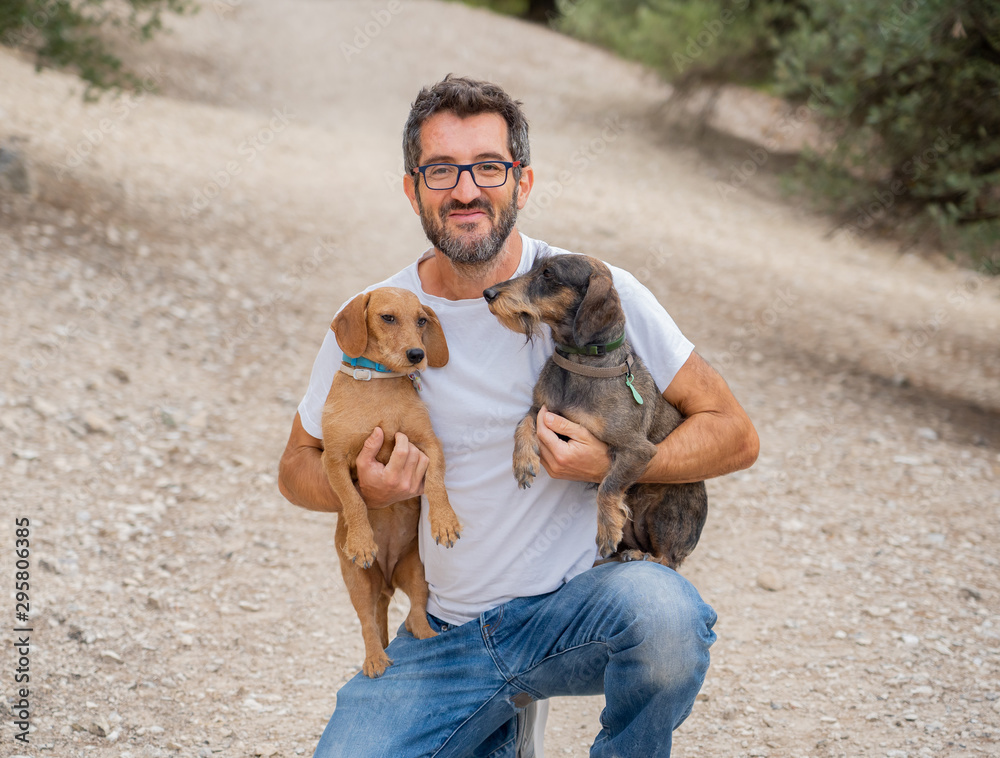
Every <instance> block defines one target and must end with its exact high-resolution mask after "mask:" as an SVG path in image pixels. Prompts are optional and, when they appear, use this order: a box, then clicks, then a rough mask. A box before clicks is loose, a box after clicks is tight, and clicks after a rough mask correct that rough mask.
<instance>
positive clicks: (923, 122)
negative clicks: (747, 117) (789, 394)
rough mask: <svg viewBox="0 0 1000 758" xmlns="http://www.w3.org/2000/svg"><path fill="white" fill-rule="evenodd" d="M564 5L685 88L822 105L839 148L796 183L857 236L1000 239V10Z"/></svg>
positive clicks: (569, 1) (819, 0)
mask: <svg viewBox="0 0 1000 758" xmlns="http://www.w3.org/2000/svg"><path fill="white" fill-rule="evenodd" d="M497 2H500V0H493V2H492V3H491V4H495V3H497ZM557 7H558V9H559V10H560V12H561V16H560V17H559V18H558V19H556V22H555V25H556V26H557V27H558V28H560V29H562V30H563V31H565V32H567V33H569V34H572V35H574V36H576V37H580V38H582V39H585V40H588V41H590V42H594V43H596V44H599V45H602V46H604V47H607V48H609V49H611V50H614V51H616V52H617V53H619V54H621V55H622V56H624V57H627V58H631V59H633V60H638V61H641V62H643V63H645V64H647V65H649V66H651V67H653V68H654V69H656V70H658V71H659V72H660V73H661V74H662V75H663V76H664V77H665V78H666V79H668V80H670V81H671V82H673V83H674V85H675V86H677V87H678V88H680V89H682V90H683V89H685V88H687V87H690V86H692V85H695V84H697V83H700V82H706V81H707V82H736V83H742V84H749V85H751V86H757V87H761V88H764V89H767V90H769V91H774V92H778V93H780V94H782V95H784V96H786V97H788V98H790V99H792V100H793V101H795V100H798V101H799V102H805V101H807V100H809V101H810V105H811V106H812V105H813V103H819V105H818V107H817V111H818V113H819V115H820V116H821V117H823V123H824V124H825V125H826V128H827V129H828V132H829V133H830V134H831V135H832V136H833V137H834V138H835V139H834V142H835V144H836V148H835V149H834V150H833V151H832V152H831V153H828V154H826V155H823V156H815V155H813V156H806V158H805V160H804V161H803V162H802V164H801V165H800V169H799V175H800V177H802V178H803V179H804V180H805V182H806V184H807V187H808V186H809V185H811V188H812V189H813V190H815V193H814V194H815V195H816V196H817V197H819V198H822V199H825V201H826V202H825V204H828V205H830V206H831V207H832V208H833V209H835V210H836V211H838V212H841V213H844V214H845V217H847V218H851V219H852V222H851V223H852V224H853V228H863V229H865V230H867V229H868V228H871V227H872V226H873V225H881V226H883V227H885V226H889V227H891V226H895V225H896V224H897V223H898V222H900V221H902V220H904V219H909V218H911V217H917V218H918V219H922V220H927V219H928V218H930V219H933V220H934V221H935V222H936V227H937V228H938V229H939V230H942V231H943V233H942V235H941V236H942V239H948V238H951V239H952V241H954V240H955V235H954V234H953V233H952V232H954V231H955V230H959V232H960V234H959V237H960V238H964V239H959V240H958V241H959V242H962V241H971V242H972V244H974V245H977V246H978V247H979V248H980V250H981V249H982V248H984V247H985V248H986V249H987V250H989V248H990V245H993V246H996V245H997V242H998V241H1000V0H889V2H881V1H880V0H557ZM817 95H819V96H818V97H817ZM920 227H921V224H920V223H918V227H917V228H920ZM922 227H923V229H926V228H927V225H926V224H923V225H922ZM970 227H975V231H972V232H970V231H969V229H970ZM963 230H964V231H963Z"/></svg>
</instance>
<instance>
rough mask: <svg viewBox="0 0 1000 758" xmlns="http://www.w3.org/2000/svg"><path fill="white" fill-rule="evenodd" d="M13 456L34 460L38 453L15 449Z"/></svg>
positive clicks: (23, 459)
mask: <svg viewBox="0 0 1000 758" xmlns="http://www.w3.org/2000/svg"><path fill="white" fill-rule="evenodd" d="M14 457H15V458H20V459H21V460H22V461H34V460H37V458H38V453H37V452H36V451H34V450H24V449H22V450H15V451H14Z"/></svg>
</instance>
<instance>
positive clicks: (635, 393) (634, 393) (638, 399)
mask: <svg viewBox="0 0 1000 758" xmlns="http://www.w3.org/2000/svg"><path fill="white" fill-rule="evenodd" d="M634 378H635V377H633V376H632V374H631V373H629V374H626V375H625V384H627V385H628V388H629V389H630V390H632V397H634V398H635V401H636V402H637V403H638V404H639V405H642V395H640V394H639V390H637V389H636V388H635V387H633V386H632V380H633V379H634Z"/></svg>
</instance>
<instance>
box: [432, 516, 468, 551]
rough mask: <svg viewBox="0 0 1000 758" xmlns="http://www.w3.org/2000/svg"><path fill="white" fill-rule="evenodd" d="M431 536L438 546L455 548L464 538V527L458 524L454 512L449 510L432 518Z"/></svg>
mask: <svg viewBox="0 0 1000 758" xmlns="http://www.w3.org/2000/svg"><path fill="white" fill-rule="evenodd" d="M431 536H432V537H433V538H434V542H436V543H437V544H438V545H444V546H445V547H455V543H456V542H458V539H459V537H461V536H462V525H461V524H460V523H458V518H457V517H456V516H455V514H454V512H453V511H451V510H450V509H449V510H448V511H446V512H445V513H444V514H438V515H437V516H436V517H432V518H431Z"/></svg>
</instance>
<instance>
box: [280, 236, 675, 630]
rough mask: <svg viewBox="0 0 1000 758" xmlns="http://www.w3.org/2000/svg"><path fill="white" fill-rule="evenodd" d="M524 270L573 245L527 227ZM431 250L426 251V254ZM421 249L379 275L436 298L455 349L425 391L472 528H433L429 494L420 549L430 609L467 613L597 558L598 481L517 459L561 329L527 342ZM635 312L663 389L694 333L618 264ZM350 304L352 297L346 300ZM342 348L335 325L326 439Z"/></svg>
mask: <svg viewBox="0 0 1000 758" xmlns="http://www.w3.org/2000/svg"><path fill="white" fill-rule="evenodd" d="M521 239H522V242H523V253H522V255H521V262H520V265H519V266H518V268H517V274H518V275H520V274H523V273H525V272H526V271H528V269H530V268H531V266H532V265H533V264H534V262H535V260H536V259H537V258H538V257H540V256H544V255H552V254H556V253H564V252H566V251H564V250H559V249H557V248H552V247H549V246H548V245H547V244H545V243H544V242H541V241H538V240H534V239H531V238H529V237H525V236H524V235H521ZM425 257H426V255H425ZM418 263H419V261H416V262H414V263H413V264H411V265H409V266H407V267H406V268H405V269H403V270H402V271H400V272H399V273H398V274H396V275H394V276H392V277H390V278H389V279H386V280H385V281H383V282H379V283H378V284H374V285H372V286H371V287H368V288H367V289H366V290H364V291H365V292H368V291H370V290H373V289H375V288H376V287H402V288H404V289H408V290H411V291H413V292H415V293H416V294H417V295H418V296H419V298H420V300H421V301H422V302H423V303H425V304H426V305H429V306H430V307H431V308H433V309H434V312H435V313H436V314H437V316H438V319H439V320H440V321H441V326H442V328H443V329H444V334H445V337H446V339H447V341H448V350H449V353H450V360H449V361H448V365H446V366H444V367H442V368H436V369H435V368H429V369H428V370H427V371H426V372H424V374H423V386H424V389H423V392H422V393H421V395H422V398H423V401H424V402H425V403H426V405H427V408H428V411H429V412H430V417H431V423H432V424H433V426H434V432H435V433H436V434H437V436H438V437H439V438H440V440H441V444H442V447H443V449H444V456H445V463H446V474H445V485H446V486H447V489H448V497H449V499H450V501H451V505H452V507H453V508H454V509H455V514H456V515H457V516H458V519H459V521H460V522H461V524H462V537H461V539H460V540H458V543H457V544H456V545H455V546H454V547H452V548H446V547H443V546H441V545H436V544H435V543H434V540H433V538H432V537H431V536H430V524H429V522H428V519H427V502H426V498H424V502H423V508H422V511H421V519H420V538H419V540H420V557H421V559H422V560H423V562H424V569H425V572H426V576H427V582H428V584H429V585H430V600H429V602H428V611H429V612H430V613H431V614H433V615H434V616H437V617H438V618H440V619H442V620H444V621H446V622H448V623H451V624H462V623H465V622H466V621H471V620H472V619H474V618H476V617H477V616H479V614H481V613H483V612H484V611H487V610H489V609H491V608H495V607H496V606H498V605H501V604H503V603H505V602H507V601H508V600H511V599H513V598H515V597H527V596H533V595H540V594H544V593H547V592H551V591H553V590H556V589H558V588H559V587H560V586H562V585H563V584H564V583H566V582H567V581H569V580H570V579H572V578H573V577H574V576H576V575H577V574H579V573H581V572H583V571H585V570H586V569H588V568H590V567H591V566H592V565H593V563H594V560H595V559H596V558H597V546H596V543H595V538H596V535H597V503H596V492H595V490H594V489H593V488H588V487H587V485H586V484H584V483H581V482H567V481H560V480H555V479H551V478H549V476H548V475H547V474H546V473H545V471H544V470H543V471H541V472H540V473H539V475H538V476H537V477H536V479H535V481H534V483H533V484H532V485H531V488H530V489H526V490H521V489H520V488H519V487H518V485H517V482H516V480H515V479H514V475H513V472H512V469H511V465H512V456H513V452H514V428H515V427H516V426H517V424H518V423H519V422H520V420H521V419H522V418H523V417H524V415H525V413H526V412H527V411H528V409H529V408H530V407H531V397H532V387H533V386H534V384H535V380H536V378H537V377H538V375H539V373H540V372H541V369H542V366H543V365H544V364H545V361H546V360H547V359H548V357H549V356H550V355H551V354H552V351H553V344H552V338H551V335H549V334H548V333H547V332H546V336H545V337H544V338H543V339H539V338H536V339H534V340H533V341H531V342H526V341H525V337H524V335H523V334H517V333H515V332H512V331H510V330H508V329H507V328H505V327H504V326H501V324H500V322H499V321H498V320H497V319H496V318H495V317H494V316H493V314H492V313H490V311H489V308H487V305H486V301H485V300H484V299H482V298H478V299H476V300H446V299H444V298H440V297H435V296H433V295H428V294H427V293H426V292H424V291H423V288H422V287H421V284H420V278H419V276H418V275H417V264H418ZM610 268H611V272H612V276H613V279H614V283H615V288H616V289H617V290H618V294H619V296H620V297H621V300H622V306H623V308H624V310H625V316H626V320H627V328H626V332H627V335H628V339H629V341H630V342H631V343H632V345H633V347H634V348H635V351H636V352H637V354H638V355H640V356H642V358H643V360H644V362H645V363H646V365H647V366H648V367H649V370H650V371H651V372H652V374H653V378H654V379H655V380H656V383H657V386H658V387H660V389H661V391H662V390H663V389H664V388H665V387H666V386H667V385H668V384H670V382H671V380H673V378H674V375H675V374H676V373H677V371H678V370H679V369H680V367H681V366H683V365H684V362H685V361H686V360H687V359H688V357H689V356H690V354H691V351H692V350H693V345H692V344H691V343H690V342H689V341H688V340H687V339H686V338H685V337H684V335H683V334H681V332H680V330H679V329H678V328H677V326H676V325H675V324H674V322H673V320H672V319H671V318H670V316H669V315H668V314H667V312H666V311H665V310H664V309H663V307H662V306H661V305H660V304H659V302H657V300H656V298H655V297H654V296H653V294H652V293H651V292H649V290H647V289H646V288H645V287H644V286H643V285H642V284H640V283H639V281H638V280H637V279H636V278H635V277H634V276H632V275H631V274H629V273H628V272H626V271H624V270H622V269H619V268H616V267H613V266H612V267H610ZM341 307H343V306H341ZM341 358H342V352H341V350H340V348H339V347H338V346H337V341H336V338H335V337H334V334H333V332H332V331H329V332H328V333H327V335H326V338H325V339H324V341H323V346H322V347H321V348H320V351H319V355H318V356H317V358H316V362H315V364H314V366H313V370H312V376H311V377H310V380H309V389H308V390H307V391H306V395H305V397H304V398H303V399H302V402H301V403H300V404H299V415H300V417H301V420H302V426H303V428H304V429H305V430H306V432H308V433H309V434H311V435H313V436H314V437H316V438H319V439H322V437H323V427H322V423H321V421H322V415H323V406H324V404H325V402H326V398H327V395H328V394H329V391H330V385H331V384H332V382H333V376H334V373H335V372H336V371H337V370H338V367H339V365H340V363H341Z"/></svg>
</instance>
